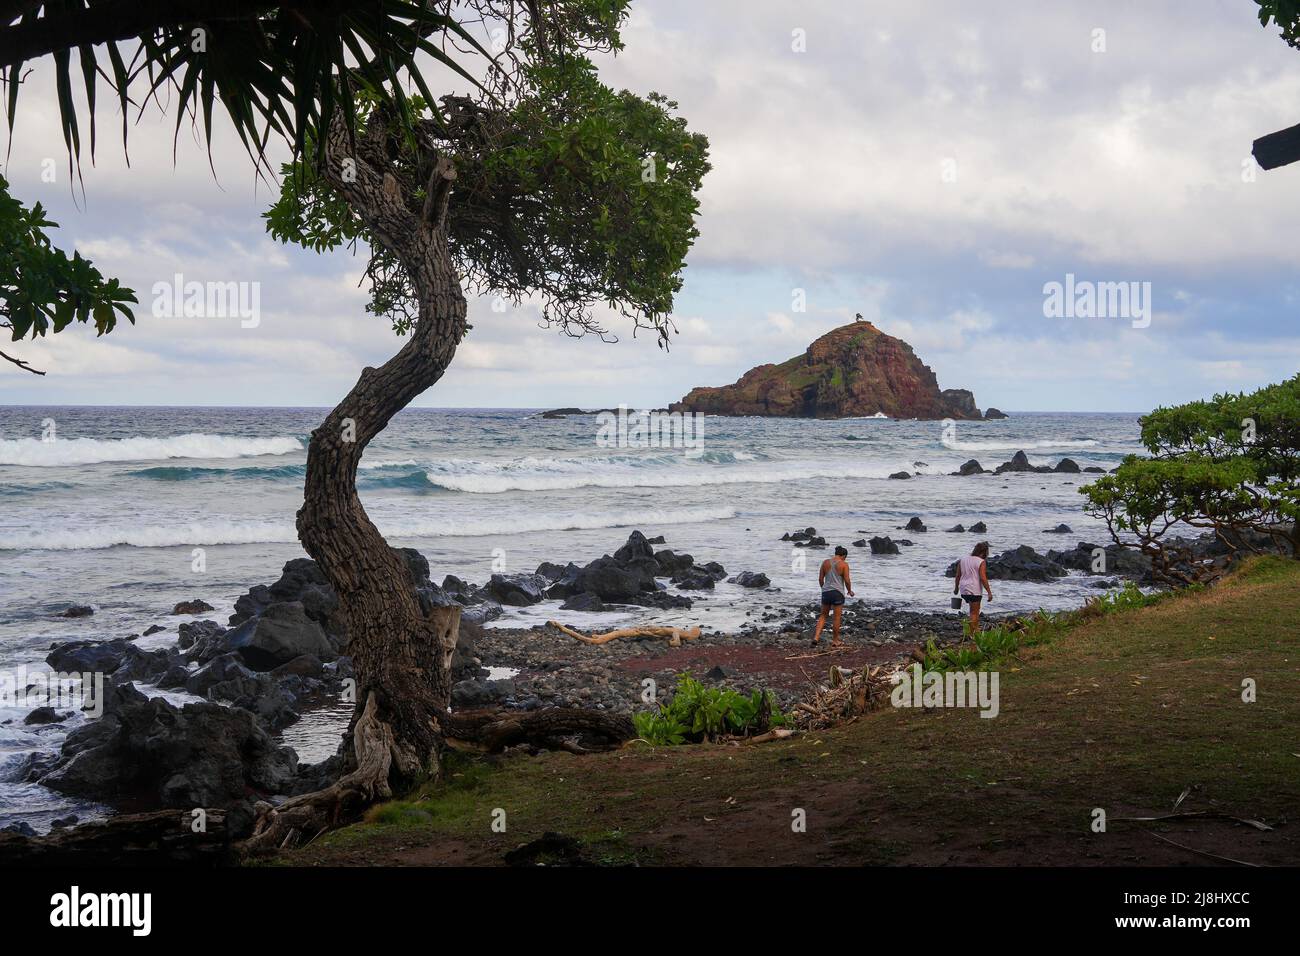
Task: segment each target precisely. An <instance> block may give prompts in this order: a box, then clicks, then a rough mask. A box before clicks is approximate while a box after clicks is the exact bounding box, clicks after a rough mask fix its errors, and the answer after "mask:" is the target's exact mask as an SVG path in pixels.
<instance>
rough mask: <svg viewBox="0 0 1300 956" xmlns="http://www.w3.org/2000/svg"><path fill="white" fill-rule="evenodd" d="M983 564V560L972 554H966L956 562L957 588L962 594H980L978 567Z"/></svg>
mask: <svg viewBox="0 0 1300 956" xmlns="http://www.w3.org/2000/svg"><path fill="white" fill-rule="evenodd" d="M983 563H984V559H983V558H977V557H975V555H973V554H968V555H966V557H964V558H962V559H961V560H960V561H958V562H957V576H958V578H959V579H960V580H959V581H958V584H957V587H958V588H959V589H960V590H961V593H962V594H979V593H980V565H981V564H983Z"/></svg>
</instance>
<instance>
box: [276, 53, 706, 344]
mask: <svg viewBox="0 0 1300 956" xmlns="http://www.w3.org/2000/svg"><path fill="white" fill-rule="evenodd" d="M516 90H517V93H516V96H515V98H514V101H513V102H511V103H509V104H500V105H498V104H494V103H492V102H491V101H481V100H480V101H476V100H473V99H471V98H469V97H463V96H451V95H449V96H444V97H443V98H442V101H441V105H440V106H439V107H437V108H424V107H425V104H423V103H418V104H417V105H418V106H419V107H421V108H422V112H421V114H420V115H419V116H418V117H417V121H416V123H415V125H414V126H413V127H410V128H408V129H407V131H406V133H405V134H404V135H401V136H397V137H394V141H393V142H392V144H391V146H390V148H391V149H393V150H394V151H395V152H396V156H394V157H392V161H393V162H394V163H395V164H396V166H397V168H398V169H399V170H402V171H405V172H406V173H407V174H408V175H409V177H410V178H411V180H412V181H413V182H416V183H421V184H422V183H424V182H425V181H426V180H427V176H428V169H427V168H425V167H428V166H429V165H430V164H431V163H432V162H433V161H434V159H435V158H438V157H441V158H444V159H448V160H450V162H451V163H452V165H453V166H454V168H455V170H456V178H455V182H454V184H453V186H452V188H451V190H450V193H449V196H448V206H447V210H446V221H447V234H448V243H449V246H450V250H451V253H452V256H453V258H454V261H455V264H456V267H457V269H458V271H459V273H460V274H461V276H462V277H463V279H464V281H465V283H466V285H467V286H468V288H469V289H470V291H472V292H474V293H477V294H495V295H499V296H502V297H504V298H506V299H509V300H512V301H514V302H516V303H518V302H520V301H521V300H523V299H525V298H528V297H530V296H536V297H538V298H539V299H540V302H541V311H542V317H543V322H544V323H547V324H554V325H556V326H558V327H559V328H560V329H562V330H563V331H565V332H569V333H571V334H581V333H583V332H596V333H599V334H605V333H606V332H607V329H606V328H605V327H604V326H603V325H602V324H601V323H600V322H599V321H598V320H597V319H596V318H595V317H594V315H593V311H592V310H593V307H594V306H596V305H599V304H602V303H603V304H605V305H607V306H609V307H611V308H613V309H615V310H617V311H618V312H620V313H621V314H623V315H624V316H627V317H629V318H631V319H632V320H633V322H634V324H635V325H636V326H639V327H646V328H651V329H653V330H655V331H656V333H657V334H658V335H659V336H660V340H661V341H666V340H667V338H668V335H669V334H670V331H671V325H670V319H669V313H670V311H671V309H672V303H673V297H674V295H675V293H676V292H677V291H678V289H679V288H680V287H681V277H680V273H681V270H682V268H683V267H684V265H685V257H686V253H687V251H688V250H689V248H690V246H691V243H692V242H693V241H694V239H695V237H696V235H697V234H698V233H697V231H696V229H695V225H694V219H695V214H696V212H697V210H698V205H699V203H698V200H697V198H696V193H697V191H698V189H699V186H700V181H701V179H702V177H703V176H704V174H705V173H706V172H707V171H708V169H709V164H708V161H707V154H708V143H707V141H706V140H705V138H704V137H703V136H702V135H700V134H698V133H691V132H689V131H688V130H687V128H686V123H685V120H683V119H681V118H680V117H677V116H675V115H674V113H673V111H674V110H675V109H676V105H677V104H676V103H674V102H672V101H670V100H668V99H666V98H665V97H662V96H659V95H657V94H651V95H649V96H648V97H645V98H641V97H638V96H636V95H634V94H632V93H629V92H628V91H626V90H624V91H621V92H615V91H614V90H612V89H610V88H609V87H607V86H605V85H604V84H603V83H601V82H600V80H599V79H598V77H597V76H596V72H595V68H594V67H593V66H592V64H591V62H590V61H589V60H587V59H586V58H585V57H579V56H571V57H566V58H562V59H555V58H553V59H548V60H547V61H546V62H544V63H542V64H528V65H526V66H525V67H523V68H522V69H521V71H520V82H519V84H518V85H517V87H516ZM382 108H383V107H382V106H381V105H377V104H370V105H367V104H365V103H363V104H362V105H361V108H360V109H359V110H358V114H357V115H358V118H359V121H360V122H361V123H364V121H365V120H366V118H367V117H368V115H369V112H370V111H371V110H374V109H382ZM354 135H356V136H357V137H358V139H359V140H361V139H363V135H362V130H361V129H360V128H358V129H356V130H354ZM358 148H359V149H363V148H365V147H364V146H361V145H359V146H358ZM403 178H406V177H403ZM413 198H414V200H415V201H416V202H419V203H422V202H424V201H425V200H426V198H427V193H426V191H425V189H423V188H419V189H417V190H415V191H414V194H413ZM267 228H268V230H269V231H270V232H271V234H272V235H274V236H275V237H276V238H279V239H281V240H282V241H286V242H296V243H298V244H300V245H303V246H306V247H308V248H312V249H316V250H324V249H332V248H337V247H338V246H340V245H343V244H351V243H355V242H356V241H357V240H358V239H360V240H363V241H365V242H367V244H368V246H369V250H370V261H369V264H368V267H367V276H368V278H369V281H370V291H371V301H370V304H369V306H368V308H369V310H370V311H372V312H374V313H376V314H379V315H383V316H387V317H388V318H390V319H391V320H392V321H393V325H394V327H395V328H396V329H397V330H398V331H399V332H404V331H406V330H408V329H409V328H410V324H411V322H412V321H413V318H414V315H415V308H414V295H413V291H412V289H411V287H410V283H409V278H408V277H407V276H406V275H405V273H404V271H403V270H402V269H401V268H400V267H399V266H398V263H397V262H396V259H395V258H394V257H393V256H392V254H391V253H390V252H388V251H386V250H385V249H384V248H383V247H382V245H380V244H378V243H375V242H373V241H371V237H370V236H369V235H368V234H367V233H366V230H365V228H364V227H363V225H362V223H361V220H360V218H359V217H358V216H357V215H356V212H355V211H354V210H353V209H351V208H350V207H349V206H348V205H347V203H345V202H344V201H343V200H342V199H341V197H340V196H339V194H338V193H337V192H336V191H335V190H334V189H333V188H332V187H331V186H330V184H329V183H328V182H327V181H326V179H325V178H324V177H322V176H321V175H319V173H318V171H317V169H316V168H315V166H314V164H313V163H312V162H311V161H310V159H308V158H306V157H304V158H303V159H300V160H299V161H298V162H296V163H294V164H290V165H287V166H285V168H284V170H283V188H282V193H281V196H280V199H279V201H278V202H277V203H276V204H275V205H274V206H273V207H272V208H271V210H270V211H269V212H268V213H267Z"/></svg>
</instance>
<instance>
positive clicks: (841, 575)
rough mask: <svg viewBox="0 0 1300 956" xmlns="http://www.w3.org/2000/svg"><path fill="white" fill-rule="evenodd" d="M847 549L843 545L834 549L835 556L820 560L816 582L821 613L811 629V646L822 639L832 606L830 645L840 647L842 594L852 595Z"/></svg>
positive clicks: (841, 643) (842, 608) (841, 644)
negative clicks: (823, 629) (827, 616)
mask: <svg viewBox="0 0 1300 956" xmlns="http://www.w3.org/2000/svg"><path fill="white" fill-rule="evenodd" d="M848 556H849V549H848V548H845V547H843V546H840V547H837V548H836V549H835V557H833V558H827V559H826V560H825V561H823V562H822V569H821V572H820V573H819V574H818V575H817V584H818V586H820V587H821V589H822V613H821V616H820V617H818V618H817V629H816V630H815V631H813V639H812V642H813V647H816V646H817V645H818V644H819V643H820V642H821V639H822V628H823V627H825V626H826V615H827V614H828V613H829V612H830V611H831V609H832V608H833V609H834V611H835V617H834V618H833V620H832V624H831V647H841V646H843V644H844V642H843V641H841V640H840V614H841V612H843V610H844V596H845V595H846V594H847V595H848V596H849V597H853V580H852V578H851V577H850V576H849V562H848V561H846V560H844V559H845V558H847V557H848Z"/></svg>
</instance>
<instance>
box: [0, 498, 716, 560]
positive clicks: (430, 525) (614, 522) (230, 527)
mask: <svg viewBox="0 0 1300 956" xmlns="http://www.w3.org/2000/svg"><path fill="white" fill-rule="evenodd" d="M735 516H736V511H735V509H734V508H683V509H669V510H659V509H641V510H634V511H624V512H605V513H599V512H597V513H590V512H574V513H570V514H533V515H527V514H525V515H519V514H511V515H502V516H500V517H496V516H493V517H484V518H473V519H455V518H446V519H439V518H430V519H427V520H418V519H417V520H411V519H410V518H409V517H408V516H405V515H401V516H395V517H392V518H388V519H386V518H385V517H384V516H382V515H378V516H373V517H374V519H375V524H376V525H378V527H379V530H380V531H381V532H383V534H384V536H385V537H388V538H469V537H480V536H485V535H502V534H520V533H527V532H533V531H587V530H598V529H600V528H625V527H633V526H638V525H647V526H654V527H657V526H659V525H672V524H695V523H698V522H704V521H721V520H725V519H727V518H734V517H735ZM297 540H298V535H297V532H296V531H295V530H294V526H293V524H292V523H291V522H246V521H226V520H214V521H199V522H193V523H189V524H186V523H183V522H172V523H160V524H151V525H134V526H118V527H98V528H87V529H85V530H84V531H60V532H53V533H51V532H41V531H32V532H28V533H26V534H3V535H0V551H19V550H34V551H86V550H96V549H100V548H114V547H119V546H129V547H135V548H174V547H181V546H194V545H222V544H288V543H292V542H294V541H297Z"/></svg>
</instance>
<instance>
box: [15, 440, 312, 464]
mask: <svg viewBox="0 0 1300 956" xmlns="http://www.w3.org/2000/svg"><path fill="white" fill-rule="evenodd" d="M295 451H302V442H300V441H299V440H298V439H296V438H284V437H281V438H242V437H238V436H234V435H203V434H199V433H197V432H194V433H191V434H188V435H173V436H171V437H169V438H140V437H135V438H58V439H55V440H54V441H48V442H47V441H41V440H40V439H39V438H6V439H0V465H24V466H27V467H29V468H51V467H59V466H67V465H94V464H99V463H101V462H110V461H164V460H166V459H169V458H199V459H220V458H250V457H255V456H258V455H287V454H289V453H290V452H295Z"/></svg>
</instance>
